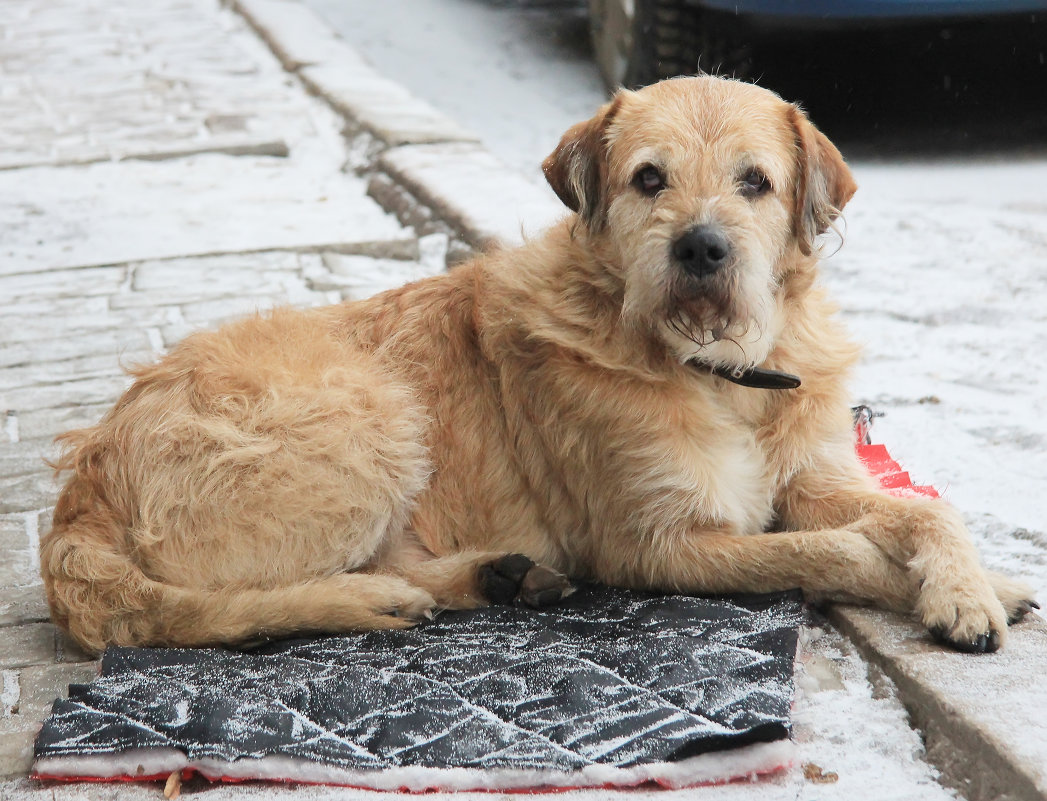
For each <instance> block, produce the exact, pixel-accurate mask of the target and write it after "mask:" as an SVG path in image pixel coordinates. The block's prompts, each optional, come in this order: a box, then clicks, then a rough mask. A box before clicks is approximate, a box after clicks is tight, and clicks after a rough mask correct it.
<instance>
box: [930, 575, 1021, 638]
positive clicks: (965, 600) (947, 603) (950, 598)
mask: <svg viewBox="0 0 1047 801" xmlns="http://www.w3.org/2000/svg"><path fill="white" fill-rule="evenodd" d="M979 579H980V577H979ZM916 611H917V613H918V614H919V616H920V620H922V621H923V624H924V625H925V626H926V627H927V628H928V629H929V630H930V632H931V635H932V636H933V637H934V638H935V639H936V640H938V641H939V642H942V643H944V644H946V645H949V646H951V647H952V648H955V649H956V650H957V651H963V652H965V653H991V652H993V651H996V650H999V648H1000V646H1001V645H1003V643H1004V640H1005V639H1006V637H1007V610H1005V609H1004V607H1003V604H1001V603H1000V601H999V600H998V599H997V597H996V594H995V593H994V592H993V590H992V587H990V586H989V584H988V582H986V581H985V580H983V579H980V580H976V581H973V580H972V581H971V582H969V583H967V584H965V585H961V584H956V583H950V584H945V583H932V582H930V581H925V582H924V584H923V586H922V587H921V589H920V597H919V600H918V601H917V603H916Z"/></svg>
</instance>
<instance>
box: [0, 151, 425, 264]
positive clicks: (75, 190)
mask: <svg viewBox="0 0 1047 801" xmlns="http://www.w3.org/2000/svg"><path fill="white" fill-rule="evenodd" d="M324 166H325V165H323V164H318V165H312V168H310V169H306V168H305V167H304V166H302V165H295V164H294V163H293V162H288V161H287V160H283V159H264V158H255V157H242V158H234V157H231V156H221V155H202V156H193V157H191V158H187V159H182V160H179V161H178V162H126V163H120V164H93V165H89V166H86V167H65V168H49V167H40V168H33V169H29V170H17V171H8V172H0V219H4V220H5V223H6V233H5V237H4V241H3V244H2V245H0V274H5V275H9V274H14V273H38V272H44V271H48V270H61V269H65V268H69V267H89V266H97V265H106V264H119V263H124V262H134V261H142V260H146V259H156V258H172V257H177V256H190V255H212V254H219V253H230V252H245V251H263V250H276V249H294V248H308V249H314V250H321V249H329V250H337V251H341V252H349V253H376V254H379V255H386V253H385V251H387V250H389V249H393V250H395V251H397V253H399V250H402V249H403V248H404V246H405V244H406V245H408V246H411V247H416V246H415V244H414V239H413V236H412V234H411V233H410V232H408V231H405V230H404V229H402V228H401V227H400V225H399V224H398V223H397V222H396V220H395V219H394V218H393V217H391V216H389V215H387V214H385V213H384V212H383V211H382V210H381V209H380V208H379V207H378V205H377V204H375V202H374V201H373V200H371V199H370V198H368V197H367V196H366V194H365V190H366V186H365V184H364V183H363V181H362V180H360V179H358V178H355V177H353V176H349V175H345V174H342V173H339V172H337V171H332V170H331V169H329V167H330V165H329V164H327V165H326V166H327V167H328V169H324V168H323V167H324Z"/></svg>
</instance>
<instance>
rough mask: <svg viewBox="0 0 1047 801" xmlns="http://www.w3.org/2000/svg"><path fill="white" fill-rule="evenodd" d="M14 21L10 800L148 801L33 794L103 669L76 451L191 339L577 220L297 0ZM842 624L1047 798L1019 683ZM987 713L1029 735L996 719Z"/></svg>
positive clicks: (992, 763)
mask: <svg viewBox="0 0 1047 801" xmlns="http://www.w3.org/2000/svg"><path fill="white" fill-rule="evenodd" d="M3 5H4V16H3V17H2V18H0V42H3V47H2V48H0V120H2V121H3V122H2V123H0V302H2V304H3V306H2V315H3V316H2V325H0V410H3V411H4V414H5V416H4V419H3V421H2V423H0V675H2V683H0V704H2V715H0V798H6V797H8V796H10V797H15V796H17V797H24V798H33V799H34V801H35V799H38V798H39V799H42V798H43V797H44V795H45V794H46V795H48V797H53V796H54V795H58V796H60V797H62V798H70V799H71V798H80V797H84V798H95V797H100V796H106V797H120V798H124V797H131V795H132V794H131V791H130V790H128V791H126V792H125V791H124V790H123V789H122V788H116V789H114V788H107V789H105V790H101V789H99V788H95V787H84V786H79V787H77V786H74V787H66V788H61V789H59V790H52V791H47V790H45V789H40V788H37V787H34V786H33V785H32V783H30V782H27V781H26V780H25V779H24V778H19V777H24V775H25V773H26V771H27V770H28V768H29V764H30V759H31V749H32V740H33V737H34V735H35V732H36V730H37V728H38V726H39V723H40V721H41V720H42V719H43V717H44V716H45V715H46V714H47V712H48V711H49V708H50V704H51V701H52V700H53V699H54V698H55V697H56V696H58V695H60V694H62V693H64V691H65V687H66V685H68V684H69V683H72V682H82V681H87V680H89V679H90V677H91V676H92V675H93V674H94V671H95V663H94V662H92V661H91V660H90V659H89V658H88V657H87V655H85V654H84V653H82V652H81V651H80V650H79V649H78V648H77V647H76V646H75V645H74V644H73V643H71V642H70V641H68V640H67V639H66V638H65V637H64V636H63V635H62V634H60V633H59V632H58V631H57V630H56V629H55V628H54V626H53V625H52V624H51V623H49V622H48V614H47V609H46V605H45V603H44V600H43V596H42V592H41V587H40V583H39V577H38V570H39V560H38V554H37V545H38V541H39V537H40V535H41V534H42V533H43V532H45V531H46V530H47V526H48V525H49V520H50V514H51V508H50V507H51V504H52V503H53V501H54V497H55V494H56V487H55V485H54V483H53V480H52V476H51V473H50V471H49V470H48V468H47V467H46V465H45V464H44V463H43V459H44V458H45V457H47V456H50V455H53V446H52V444H51V439H52V438H53V437H54V436H55V435H56V434H58V433H61V432H62V431H64V430H67V429H69V428H73V427H77V426H82V425H87V424H91V423H93V422H94V421H96V420H97V419H98V417H99V416H100V415H101V414H102V413H103V411H104V410H105V409H106V408H107V407H108V406H109V405H110V404H111V403H112V402H113V401H114V400H115V399H116V398H117V397H118V395H119V394H120V392H121V391H122V390H123V389H124V388H125V386H126V385H127V380H126V378H125V377H124V374H123V372H122V371H121V365H123V364H129V363H134V362H136V361H140V360H148V359H151V358H154V357H155V356H156V355H158V354H161V353H163V352H164V350H165V349H166V348H168V347H170V346H171V345H172V344H173V343H174V342H176V341H178V340H179V339H181V338H182V337H183V336H184V335H185V334H186V333H188V332H189V331H190V330H194V329H197V328H200V327H205V326H213V325H216V324H218V323H220V322H222V321H223V320H226V319H228V318H230V317H234V316H238V315H241V314H244V313H246V312H250V311H252V310H255V309H264V308H269V307H271V306H273V305H274V304H280V303H293V304H296V305H319V304H325V303H330V302H334V301H337V300H339V299H342V298H350V297H356V296H362V295H367V294H370V293H372V292H374V291H377V290H379V289H382V288H384V287H387V286H394V285H398V284H400V283H403V282H404V281H406V280H409V279H413V278H417V277H421V276H423V275H427V274H432V273H434V272H438V271H440V270H442V269H444V268H445V266H446V264H447V263H448V262H449V261H453V260H455V259H457V258H459V257H460V256H461V255H462V254H463V253H465V252H467V251H468V250H469V249H470V248H473V247H478V246H482V245H484V244H487V243H489V242H492V241H496V240H501V241H510V242H512V241H515V240H518V239H519V237H520V236H521V228H520V222H519V221H520V220H521V219H523V220H526V221H527V224H528V226H529V227H531V226H533V228H530V230H535V229H538V228H540V227H541V226H542V225H543V224H544V223H546V222H548V221H549V220H551V219H553V218H555V217H556V216H558V215H559V214H561V213H562V209H561V208H560V206H559V204H558V203H557V202H556V201H555V199H554V198H553V197H552V195H551V193H549V192H548V191H546V190H545V189H544V188H540V187H536V186H534V185H533V184H531V183H529V182H528V181H526V180H525V179H523V178H522V177H520V176H518V175H516V174H515V173H511V172H509V171H507V170H505V169H504V168H502V167H501V166H500V165H499V164H498V163H497V162H496V161H495V160H494V159H493V158H492V157H491V156H490V155H489V154H488V153H487V151H486V150H484V149H483V148H482V147H481V146H480V145H479V144H478V143H477V142H476V138H475V137H474V136H473V135H472V134H470V133H469V132H468V131H464V130H462V129H461V128H460V127H459V126H458V125H456V124H455V123H454V122H453V121H451V120H449V119H447V118H446V117H445V116H444V115H442V114H441V113H440V112H438V111H436V110H435V109H433V108H432V107H430V106H428V105H427V104H425V103H423V102H421V101H419V100H417V99H415V98H413V97H412V96H410V95H409V94H408V93H407V92H405V91H404V90H403V89H402V88H401V87H399V86H398V85H397V84H395V83H393V82H391V81H389V80H387V79H386V78H384V77H383V76H381V75H379V74H377V73H375V72H374V70H372V69H371V68H370V67H369V66H368V65H367V64H366V63H364V62H363V61H362V60H361V59H360V58H359V56H357V55H356V54H355V53H354V52H353V51H352V50H351V49H349V48H348V47H346V46H345V45H344V43H342V42H340V41H339V40H338V38H337V37H336V36H335V35H334V34H333V33H332V32H331V31H330V29H329V28H327V26H326V25H324V24H323V23H321V22H320V21H319V20H318V19H317V18H316V17H314V16H313V15H312V14H311V13H309V12H308V11H307V10H306V9H305V7H304V6H302V5H300V4H299V3H297V2H294V1H293V0H236V1H235V2H233V4H232V5H233V8H232V9H221V8H219V7H217V6H216V5H215V2H214V0H149V2H147V3H145V2H141V0H107V1H106V2H102V0H6V2H5V3H4V4H3ZM245 20H246V21H245ZM248 24H249V25H250V26H252V27H253V28H254V29H255V32H252V31H251V30H250V29H249V27H248ZM256 34H260V35H261V37H262V39H264V40H265V42H266V43H267V44H268V45H269V48H266V47H265V45H264V44H263V43H262V42H261V41H260V40H259V38H258V35H256ZM270 49H271V52H270ZM274 54H275V56H276V58H274ZM310 93H312V94H313V95H316V96H310ZM493 198H500V199H502V200H503V201H504V202H499V203H494V202H492V199H493ZM837 620H838V622H839V625H840V626H841V627H842V628H844V629H845V630H846V631H848V632H849V633H850V634H851V635H852V636H853V637H854V639H855V642H857V643H858V645H859V647H860V648H861V649H862V650H863V652H864V653H865V654H866V656H867V657H868V658H869V659H871V660H873V661H875V662H877V663H878V664H880V665H882V667H883V670H884V672H885V673H886V674H887V675H889V676H890V678H891V679H893V681H894V682H896V683H897V684H898V687H899V691H900V693H901V695H902V697H903V700H905V702H906V703H907V704H908V705H909V707H910V709H911V711H912V713H913V716H914V720H915V721H916V722H917V723H918V724H919V725H920V726H922V727H924V731H925V732H926V733H928V736H929V742H930V743H931V744H932V745H934V743H940V744H941V745H940V748H939V752H940V753H939V757H936V761H937V762H938V764H939V767H941V768H942V769H943V771H944V773H945V778H946V780H947V781H950V782H952V783H954V784H957V785H960V786H962V787H964V789H965V793H966V794H967V795H968V797H969V798H971V799H972V801H973V799H980V798H995V797H1001V798H1003V797H1006V798H1014V799H1019V798H1020V799H1033V798H1043V797H1047V774H1045V769H1044V760H1042V759H1040V758H1039V757H1040V756H1041V755H1042V754H1043V753H1044V752H1043V749H1042V746H1040V747H1039V750H1037V747H1035V746H1032V747H1030V746H1028V744H1027V743H1025V744H1023V742H1020V741H1025V740H1028V739H1029V738H1027V737H1024V736H1023V737H1018V736H1017V735H1016V734H1015V732H1014V731H1013V727H1012V730H1011V731H1008V725H1009V724H1010V723H1011V722H1013V721H1015V720H1019V721H1024V725H1026V727H1028V726H1030V725H1031V726H1033V727H1034V730H1037V729H1036V726H1037V723H1036V721H1032V722H1031V723H1030V722H1029V720H1028V718H1029V716H1030V715H1033V714H1035V710H1036V707H1035V706H1033V707H1032V708H1027V709H1022V701H1023V699H1024V698H1026V696H1024V695H1023V694H1022V692H1021V687H1020V686H1009V687H1003V688H999V687H995V686H994V684H995V682H993V681H992V678H991V676H990V675H989V674H986V673H985V669H986V668H983V669H982V671H981V673H978V672H977V671H974V672H972V670H971V668H970V667H969V665H970V664H973V663H970V662H968V661H966V660H968V659H969V658H967V657H954V656H953V655H946V656H945V657H942V656H941V655H940V654H937V652H936V653H934V654H931V655H930V656H927V657H924V656H921V654H923V653H924V651H926V647H925V639H926V638H925V637H923V635H922V633H921V632H919V631H917V630H915V629H913V628H912V627H911V626H910V627H907V624H905V623H904V622H901V621H899V620H898V619H897V618H893V617H891V616H884V615H879V613H873V612H865V611H860V610H846V609H842V610H839V612H838V614H837ZM1045 631H1047V630H1045V629H1044V627H1043V626H1042V624H1040V623H1035V622H1034V623H1032V624H1029V625H1027V626H1026V627H1023V629H1022V630H1021V633H1020V635H1019V636H1017V637H1014V638H1013V639H1012V643H1015V644H1016V645H1017V646H1018V647H1014V646H1013V645H1012V649H1011V650H1009V651H1007V652H1005V653H1004V654H1001V655H997V656H994V657H991V658H989V659H991V660H992V661H991V662H990V661H985V662H984V664H985V665H987V666H989V667H988V669H989V670H990V671H991V670H1007V669H1010V670H1011V672H1012V674H1017V673H1018V672H1020V671H1028V670H1037V668H1036V667H1035V666H1036V665H1037V664H1038V665H1040V666H1041V668H1040V669H1042V664H1043V660H1044V659H1047V634H1045ZM834 647H835V646H834ZM1007 660H1011V662H1008V661H1007ZM1012 663H1013V664H1012ZM928 665H929V667H928ZM826 670H828V669H826ZM943 671H944V674H943V673H942V672H943ZM950 671H951V672H950ZM823 672H825V671H823ZM828 672H829V673H831V670H829V671H828ZM941 675H945V678H944V679H943V678H941ZM826 681H828V684H830V685H832V684H834V682H835V684H840V682H839V681H838V680H837V679H833V678H831V677H830V679H828V680H826ZM979 699H980V700H981V701H982V702H983V703H982V705H981V706H979V705H978V704H977V703H976V701H978V700H979ZM986 708H999V709H1002V710H1005V714H1006V715H1007V717H1006V718H1004V719H1002V720H1001V719H1000V718H999V716H996V715H993V716H985V717H986V719H985V720H981V719H980V718H981V714H980V713H981V711H982V709H986ZM943 719H945V720H947V721H949V722H950V724H951V723H956V722H958V725H956V726H944V727H943V726H942V725H941V720H943ZM1038 726H1039V728H1038V731H1039V733H1040V735H1041V736H1040V737H1039V738H1038V742H1040V743H1042V742H1043V741H1044V740H1047V738H1045V737H1043V736H1042V735H1043V734H1044V732H1045V729H1044V724H1043V723H1042V721H1040V722H1039V724H1038ZM957 732H960V733H961V734H962V736H959V735H957ZM1032 739H1033V740H1036V739H1037V738H1032ZM1023 749H1024V750H1023ZM976 757H977V758H976ZM972 766H975V767H976V769H977V770H976V771H972ZM972 774H973V775H974V778H973V779H972ZM3 777H16V778H15V779H14V780H13V781H9V782H6V783H5V782H4V781H3ZM979 777H980V778H979ZM986 777H988V778H986ZM979 782H980V783H979ZM144 792H145V791H143V793H144ZM150 792H152V793H156V791H155V789H153V790H151V791H150ZM238 792H239V791H237V790H233V789H230V790H228V792H227V793H226V794H228V795H230V796H232V795H237V793H238ZM788 795H790V796H792V795H793V792H792V790H790V791H789V793H788ZM134 797H139V796H138V795H135V796H134ZM141 797H145V795H144V794H141ZM223 797H224V795H223Z"/></svg>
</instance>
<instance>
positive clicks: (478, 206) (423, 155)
mask: <svg viewBox="0 0 1047 801" xmlns="http://www.w3.org/2000/svg"><path fill="white" fill-rule="evenodd" d="M379 167H380V168H381V169H382V170H383V171H385V172H386V173H388V174H389V175H390V176H391V177H392V178H393V179H394V180H395V181H397V182H398V183H400V184H402V185H403V186H405V187H406V188H407V189H408V190H409V191H410V192H411V193H412V194H413V195H414V196H415V197H417V198H418V200H420V201H421V202H422V203H424V204H426V205H427V206H429V207H431V208H432V209H433V210H434V212H435V213H436V214H437V215H439V216H440V217H442V218H443V219H444V220H445V221H447V222H448V223H449V224H450V225H452V226H453V227H454V228H455V229H457V230H458V231H459V232H460V233H461V234H462V236H463V237H465V239H466V240H468V242H469V243H470V244H471V245H473V246H474V247H487V246H490V245H494V244H498V243H500V244H503V245H518V244H521V243H522V242H523V240H524V238H525V236H533V235H535V234H537V233H539V232H540V231H541V230H543V229H544V228H546V227H548V226H550V225H552V224H553V223H554V222H556V221H557V220H559V219H561V218H563V217H564V216H566V214H567V210H566V209H565V208H564V207H563V205H562V204H561V203H560V202H559V200H557V199H556V196H555V195H554V194H553V193H552V191H551V190H549V189H547V188H545V187H541V186H538V185H536V184H533V183H531V182H530V181H528V180H527V179H526V178H524V177H523V176H522V175H519V174H518V173H515V172H512V171H511V170H509V169H507V168H506V167H505V166H504V165H503V164H502V163H501V162H500V161H498V160H497V159H496V158H495V157H494V156H492V155H491V154H490V153H489V152H488V151H487V150H485V149H483V148H482V147H479V146H475V145H469V144H460V143H454V144H440V145H407V146H404V147H397V148H392V149H390V150H387V151H386V152H385V153H383V154H382V156H381V158H380V159H379Z"/></svg>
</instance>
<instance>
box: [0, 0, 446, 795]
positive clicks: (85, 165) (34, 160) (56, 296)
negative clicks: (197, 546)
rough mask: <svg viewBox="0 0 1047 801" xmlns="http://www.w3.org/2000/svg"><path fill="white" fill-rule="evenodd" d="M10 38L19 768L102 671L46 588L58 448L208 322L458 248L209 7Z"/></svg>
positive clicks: (368, 284)
mask: <svg viewBox="0 0 1047 801" xmlns="http://www.w3.org/2000/svg"><path fill="white" fill-rule="evenodd" d="M0 42H3V47H2V48H0V87H2V89H0V120H2V121H3V122H2V123H0V221H2V222H0V228H2V231H0V299H2V303H3V316H2V320H3V323H2V325H0V412H2V414H3V418H2V420H0V554H2V558H0V671H2V690H0V700H2V716H0V777H2V776H11V775H21V774H24V773H25V772H26V771H27V770H28V768H29V765H30V760H31V753H32V740H33V737H34V735H35V732H36V730H37V728H38V726H39V723H40V721H41V720H43V718H44V716H45V715H46V714H47V713H48V711H49V709H50V705H51V702H52V700H53V699H54V698H55V697H56V696H58V695H60V694H63V693H64V691H65V687H66V685H68V684H69V683H71V682H83V681H88V680H89V679H90V678H91V677H92V676H93V674H94V672H95V663H94V662H91V661H90V660H89V658H88V656H87V655H86V654H84V653H83V652H81V651H80V650H79V649H78V648H77V647H76V646H75V645H74V644H73V643H72V642H70V641H69V640H68V639H67V638H66V637H65V636H63V635H62V634H60V633H59V632H58V631H57V630H56V629H55V627H54V626H53V625H52V624H51V623H50V622H48V613H47V608H46V604H45V602H44V598H43V593H42V588H41V586H40V579H39V575H38V573H39V557H38V553H37V545H38V541H39V538H40V536H41V534H43V533H44V532H45V531H47V528H48V526H49V525H50V516H51V508H50V506H51V504H52V503H53V500H54V497H55V492H56V488H55V486H54V483H53V479H52V476H51V471H50V470H49V469H48V467H47V466H46V465H45V463H44V459H45V458H46V457H48V456H50V455H52V454H53V446H52V444H51V440H52V438H53V437H54V436H55V435H56V434H58V433H60V432H62V431H64V430H67V429H69V428H72V427H77V426H83V425H89V424H91V423H93V422H95V421H96V420H97V419H98V418H99V417H100V416H101V414H102V413H103V411H104V410H105V409H106V408H107V407H108V406H109V405H110V404H111V403H112V402H113V401H114V400H115V399H116V398H117V396H118V395H119V394H120V393H121V392H122V390H123V389H124V387H125V386H126V384H127V380H126V378H125V376H124V374H123V372H122V370H121V366H122V365H123V364H128V363H134V362H136V361H142V360H149V359H152V358H153V357H155V356H156V355H157V354H159V353H162V352H163V351H164V349H165V348H167V347H168V346H170V345H171V344H172V343H173V342H176V341H177V340H179V339H181V337H182V336H184V334H185V333H186V332H187V331H188V330H189V329H195V328H199V327H204V326H211V325H215V324H217V323H219V322H221V321H223V320H225V319H227V318H229V317H231V316H236V315H240V314H243V313H245V312H249V311H251V310H254V309H262V308H268V307H271V306H272V305H274V304H280V303H293V304H296V305H315V304H324V303H330V302H333V301H337V300H340V299H341V298H342V297H348V296H355V295H365V294H370V293H372V292H374V291H376V290H378V289H381V288H384V287H386V286H393V285H397V284H400V283H403V282H404V281H406V280H408V279H411V278H415V277H420V276H421V275H423V274H426V273H430V272H434V271H439V270H441V269H442V268H443V250H444V248H445V247H446V237H444V236H441V235H440V234H436V235H432V236H429V237H427V238H426V239H424V240H423V241H421V242H419V240H418V238H417V237H416V236H415V235H414V233H413V231H412V230H410V229H405V228H403V227H402V226H401V225H400V224H399V223H398V222H397V221H396V220H395V219H394V218H392V217H390V216H389V215H387V214H385V213H384V212H383V211H382V210H381V209H380V208H379V207H378V206H377V205H376V204H375V203H374V201H372V200H371V199H370V198H368V197H367V195H366V184H365V182H364V181H363V180H362V179H360V178H358V177H356V176H355V175H353V174H352V173H347V172H343V171H342V169H341V168H342V165H343V164H344V163H345V161H346V159H347V157H348V154H347V152H346V149H345V145H344V140H343V138H342V136H341V133H340V130H341V126H342V121H341V119H340V118H338V117H337V116H336V115H335V114H334V113H333V112H331V111H330V110H329V109H328V108H327V107H326V106H325V105H323V104H322V103H320V102H319V101H317V100H315V99H313V98H310V97H309V96H308V95H307V94H306V92H305V91H304V90H303V89H302V88H301V86H300V85H299V84H298V82H297V81H296V80H295V79H293V78H290V77H289V76H288V75H287V73H286V72H285V71H284V70H283V68H282V67H281V66H280V65H279V64H278V63H277V62H276V60H275V59H274V58H273V56H272V55H271V54H270V52H269V51H268V50H267V49H266V48H265V47H264V46H263V45H262V44H261V43H260V42H259V41H258V39H257V37H256V36H255V35H254V34H253V33H252V32H251V31H250V30H249V29H248V28H247V26H246V24H245V23H244V22H243V20H242V19H241V18H240V17H238V16H237V15H235V14H233V13H232V12H228V11H223V10H221V9H219V8H218V7H217V6H216V5H215V4H214V3H212V2H208V0H152V1H151V2H149V3H139V2H134V0H115V1H114V0H107V1H106V2H104V3H103V2H101V1H100V0H99V1H98V2H83V0H8V2H5V3H4V14H3V16H2V18H0ZM2 795H3V791H2V789H0V796H2Z"/></svg>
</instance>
